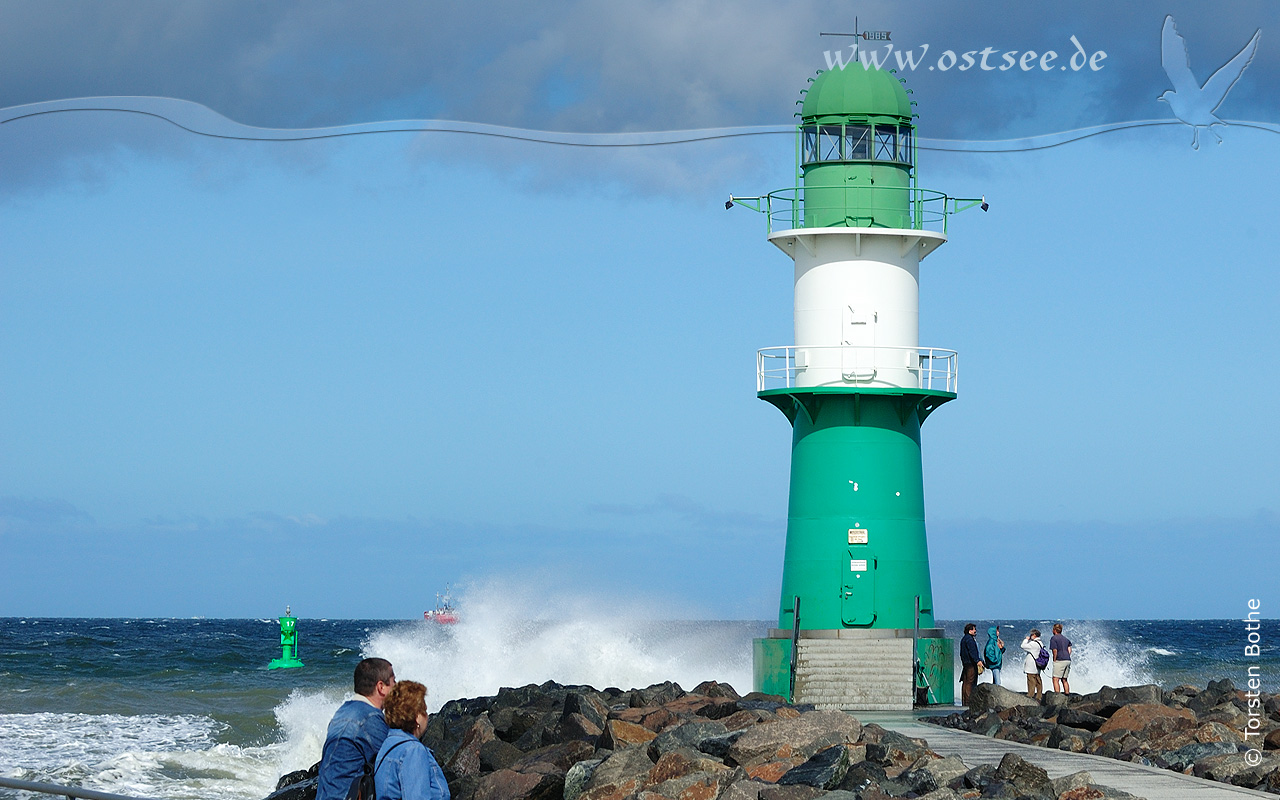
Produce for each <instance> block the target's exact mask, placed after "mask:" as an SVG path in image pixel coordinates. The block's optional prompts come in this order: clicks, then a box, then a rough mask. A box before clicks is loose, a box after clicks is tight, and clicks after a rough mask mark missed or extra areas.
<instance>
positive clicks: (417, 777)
mask: <svg viewBox="0 0 1280 800" xmlns="http://www.w3.org/2000/svg"><path fill="white" fill-rule="evenodd" d="M382 712H383V713H384V714H386V716H387V728H389V729H390V730H389V732H388V733H387V738H386V740H385V741H384V742H383V743H382V749H381V750H379V751H378V758H377V760H375V761H374V762H373V764H374V767H373V770H374V771H373V782H374V785H375V786H376V789H377V792H378V800H449V784H448V783H446V782H445V780H444V773H443V772H441V771H440V765H439V764H437V763H436V759H435V756H433V755H432V754H431V751H430V750H428V749H427V747H426V745H424V744H423V743H422V742H420V741H418V737H419V736H421V735H422V732H423V731H424V730H426V729H427V687H425V686H423V685H422V684H420V683H417V682H415V681H400V682H399V683H397V684H396V685H395V686H394V687H392V689H391V692H390V694H388V695H387V699H386V700H385V701H383V704H382Z"/></svg>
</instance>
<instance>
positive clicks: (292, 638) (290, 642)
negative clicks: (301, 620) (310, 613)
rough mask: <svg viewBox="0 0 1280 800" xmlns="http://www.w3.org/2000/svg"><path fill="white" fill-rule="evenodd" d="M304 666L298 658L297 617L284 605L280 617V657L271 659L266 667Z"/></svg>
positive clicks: (289, 667)
mask: <svg viewBox="0 0 1280 800" xmlns="http://www.w3.org/2000/svg"><path fill="white" fill-rule="evenodd" d="M304 666H306V665H305V664H303V663H302V662H301V661H299V660H298V618H297V617H295V616H293V614H292V613H290V609H289V606H285V607H284V616H283V617H281V618H280V657H279V658H273V659H271V663H270V664H268V665H267V669H296V668H297V667H304Z"/></svg>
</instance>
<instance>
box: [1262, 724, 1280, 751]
mask: <svg viewBox="0 0 1280 800" xmlns="http://www.w3.org/2000/svg"><path fill="white" fill-rule="evenodd" d="M1262 742H1263V747H1264V748H1265V749H1267V750H1280V728H1276V729H1275V730H1274V731H1272V732H1271V733H1268V734H1267V736H1266V738H1265V739H1263V740H1262Z"/></svg>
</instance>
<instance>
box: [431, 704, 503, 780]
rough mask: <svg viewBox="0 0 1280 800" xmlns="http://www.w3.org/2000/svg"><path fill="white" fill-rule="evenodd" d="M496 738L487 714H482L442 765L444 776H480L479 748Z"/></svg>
mask: <svg viewBox="0 0 1280 800" xmlns="http://www.w3.org/2000/svg"><path fill="white" fill-rule="evenodd" d="M496 738H498V737H497V735H496V734H494V731H493V725H492V724H491V723H490V722H489V715H488V713H482V714H481V715H480V716H479V717H477V718H476V721H475V722H474V723H472V724H471V727H470V728H468V729H467V732H466V733H465V734H463V736H462V742H461V744H459V745H458V749H457V750H455V751H454V752H453V756H452V757H451V758H450V759H449V760H448V761H446V762H445V763H444V764H443V767H444V771H445V773H446V774H450V775H456V776H458V777H466V776H469V775H479V774H480V748H481V747H482V746H483V745H484V744H485V742H491V741H493V740H494V739H496Z"/></svg>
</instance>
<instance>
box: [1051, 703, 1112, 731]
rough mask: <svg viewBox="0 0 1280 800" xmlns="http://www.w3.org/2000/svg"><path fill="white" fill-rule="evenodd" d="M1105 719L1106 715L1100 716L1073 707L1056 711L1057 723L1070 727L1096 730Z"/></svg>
mask: <svg viewBox="0 0 1280 800" xmlns="http://www.w3.org/2000/svg"><path fill="white" fill-rule="evenodd" d="M1106 721H1107V718H1106V717H1100V716H1098V715H1097V714H1088V713H1085V712H1084V711H1077V710H1075V709H1073V708H1064V709H1061V710H1060V711H1058V724H1059V725H1069V726H1071V727H1072V728H1083V729H1084V730H1086V731H1097V730H1098V729H1099V728H1101V727H1102V726H1103V725H1104V724H1105V723H1106Z"/></svg>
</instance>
